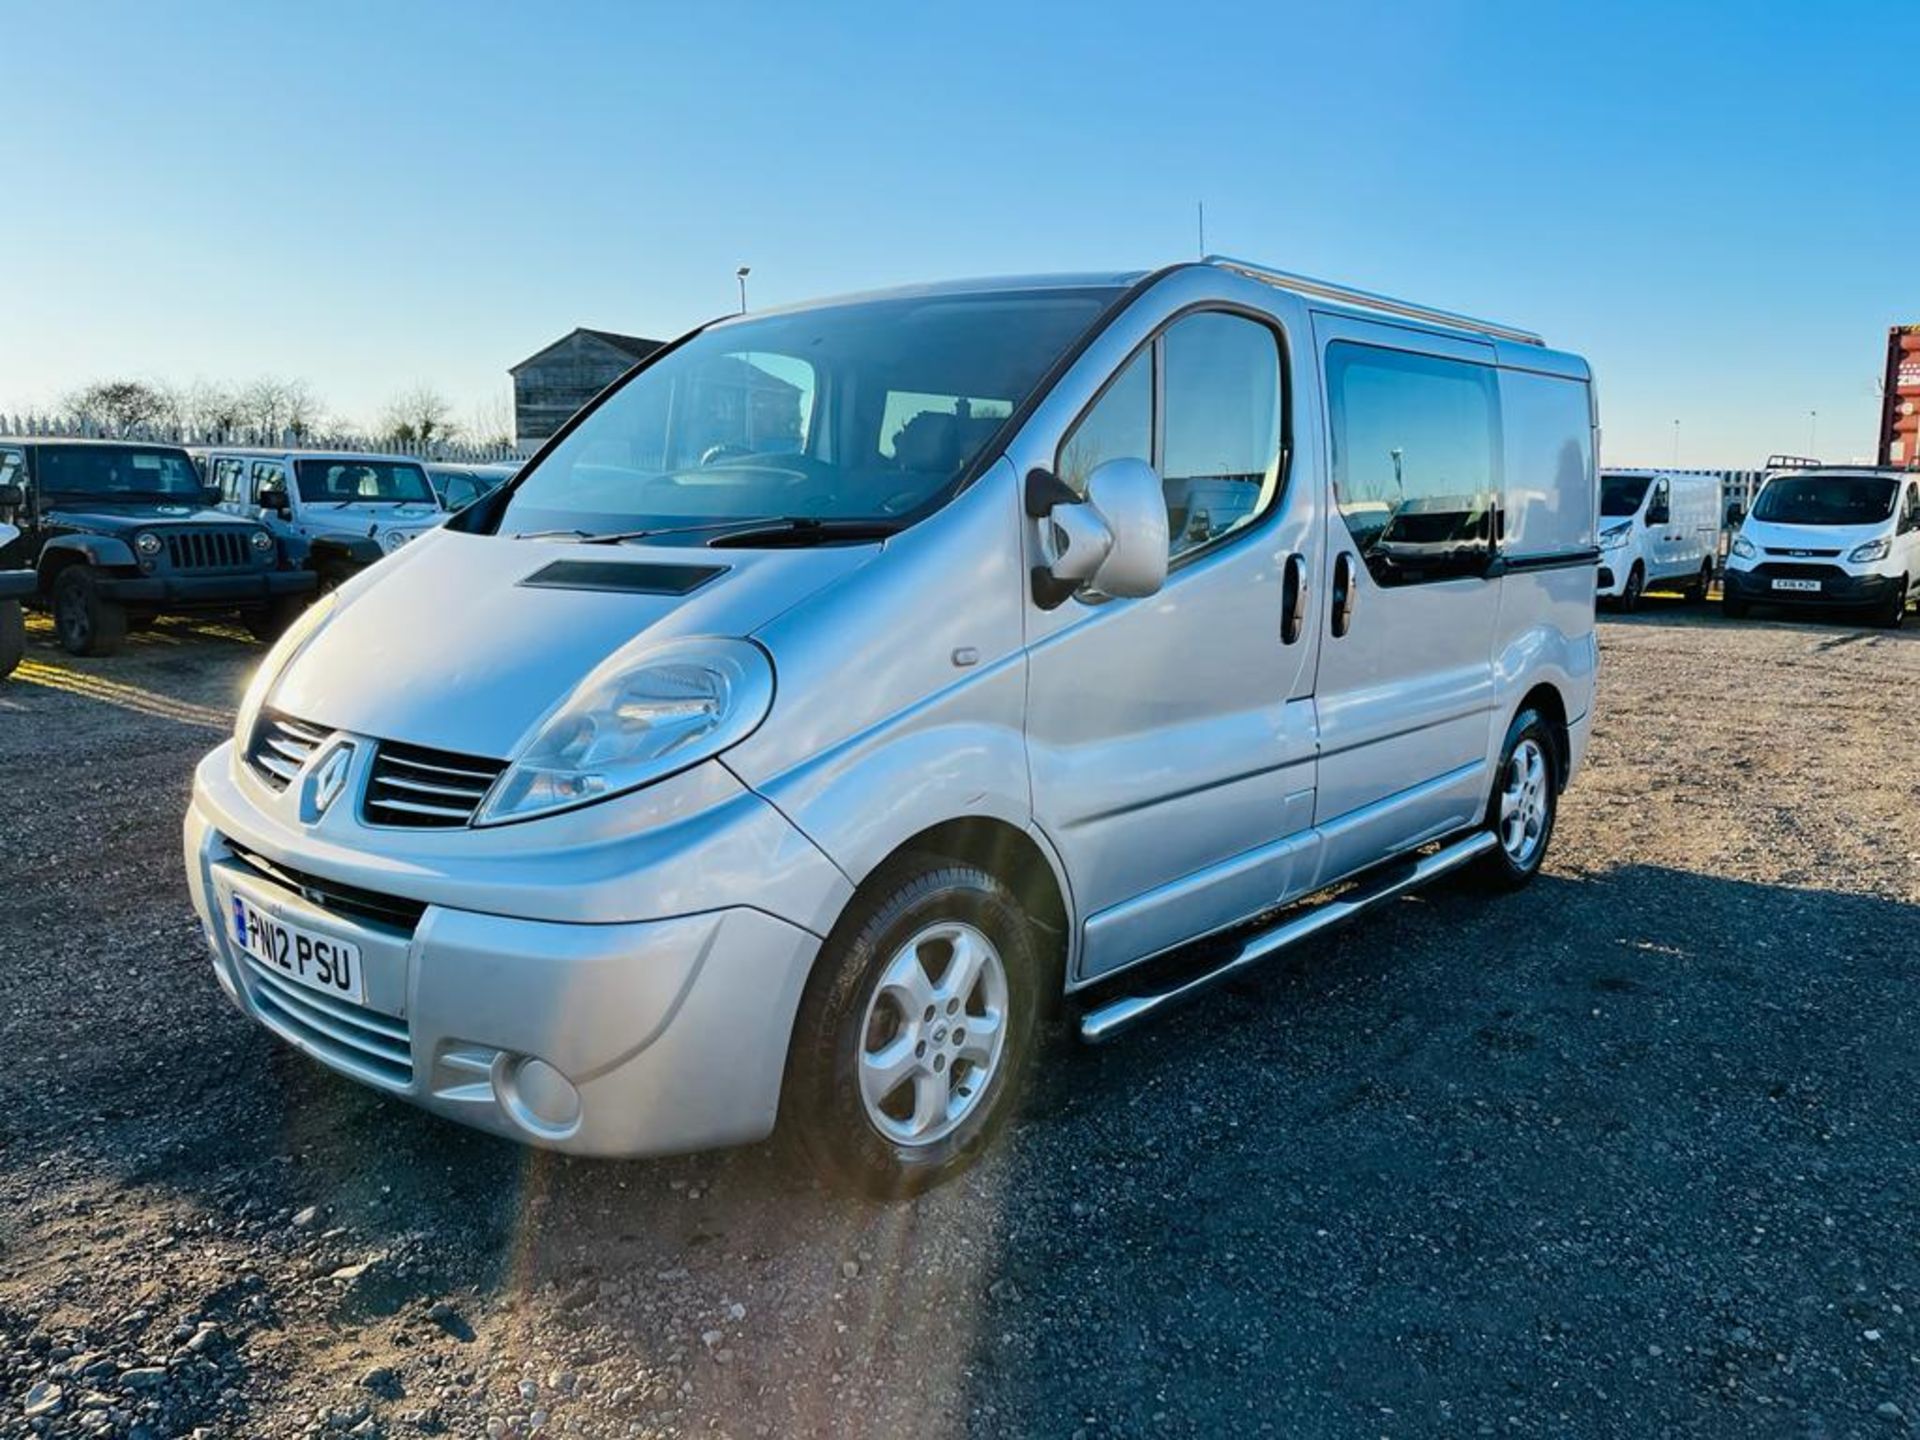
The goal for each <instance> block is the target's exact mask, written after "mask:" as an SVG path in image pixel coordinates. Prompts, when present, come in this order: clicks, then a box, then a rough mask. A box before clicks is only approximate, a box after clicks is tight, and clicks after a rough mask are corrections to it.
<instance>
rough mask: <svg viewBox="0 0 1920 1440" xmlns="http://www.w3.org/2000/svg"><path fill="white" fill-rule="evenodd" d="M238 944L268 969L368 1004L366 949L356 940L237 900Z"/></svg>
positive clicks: (311, 987) (338, 996) (234, 922)
mask: <svg viewBox="0 0 1920 1440" xmlns="http://www.w3.org/2000/svg"><path fill="white" fill-rule="evenodd" d="M229 919H230V921H231V923H232V925H233V941H234V943H235V944H236V945H238V946H239V947H240V948H241V949H242V950H244V951H246V952H247V953H248V954H249V955H251V956H253V958H254V959H256V960H258V961H259V962H260V963H261V964H262V965H265V966H266V967H267V968H268V969H270V970H273V971H276V972H277V973H279V974H281V975H284V976H286V977H287V979H289V980H292V981H295V982H296V983H298V984H301V985H305V986H306V987H307V988H308V989H309V990H318V991H320V992H321V993H322V994H324V995H331V996H333V997H334V998H335V999H339V1000H351V1001H353V1003H354V1004H356V1005H361V1004H365V1003H366V998H367V995H366V983H365V977H364V976H363V975H362V974H361V971H360V947H359V946H358V945H355V944H354V943H353V942H352V941H351V940H336V939H334V938H333V937H332V936H330V935H317V934H315V933H314V932H313V931H311V930H308V929H305V928H303V927H302V926H299V925H289V924H287V923H286V922H285V921H284V920H276V919H274V917H273V916H271V915H269V914H267V913H266V911H264V910H262V909H260V908H259V907H258V906H257V905H253V904H250V903H249V902H248V901H247V900H245V899H243V898H242V897H241V896H238V895H236V896H234V897H233V913H232V915H231V916H230V917H229Z"/></svg>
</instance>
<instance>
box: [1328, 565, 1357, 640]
mask: <svg viewBox="0 0 1920 1440" xmlns="http://www.w3.org/2000/svg"><path fill="white" fill-rule="evenodd" d="M1353 579H1354V576H1353V552H1352V551H1351V550H1342V551H1341V552H1340V556H1339V558H1338V559H1337V560H1335V561H1334V562H1333V595H1332V596H1331V599H1332V602H1333V603H1332V604H1331V605H1330V606H1329V607H1328V612H1329V617H1330V621H1331V624H1332V627H1333V638H1334V639H1336V640H1338V639H1339V638H1340V637H1341V636H1343V635H1345V634H1346V633H1347V631H1348V630H1350V629H1351V628H1352V627H1353V590H1354V585H1353Z"/></svg>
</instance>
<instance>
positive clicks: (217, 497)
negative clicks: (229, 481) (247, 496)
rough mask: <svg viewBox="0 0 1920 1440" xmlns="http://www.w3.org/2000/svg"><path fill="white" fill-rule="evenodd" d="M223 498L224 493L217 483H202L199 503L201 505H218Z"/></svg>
mask: <svg viewBox="0 0 1920 1440" xmlns="http://www.w3.org/2000/svg"><path fill="white" fill-rule="evenodd" d="M225 498H226V497H225V495H223V494H222V493H221V490H220V487H219V486H218V485H202V486H201V487H200V503H201V504H202V505H218V504H219V503H220V502H221V501H222V500H223V499H225Z"/></svg>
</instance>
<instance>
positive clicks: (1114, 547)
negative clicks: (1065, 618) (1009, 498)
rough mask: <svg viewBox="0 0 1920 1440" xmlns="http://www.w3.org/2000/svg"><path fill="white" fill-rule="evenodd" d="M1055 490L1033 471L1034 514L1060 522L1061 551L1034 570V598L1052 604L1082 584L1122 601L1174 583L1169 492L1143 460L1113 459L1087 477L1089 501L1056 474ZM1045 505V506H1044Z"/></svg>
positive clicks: (1055, 524) (1031, 495)
mask: <svg viewBox="0 0 1920 1440" xmlns="http://www.w3.org/2000/svg"><path fill="white" fill-rule="evenodd" d="M1044 479H1045V481H1046V482H1050V483H1051V485H1052V487H1053V492H1052V493H1051V494H1050V495H1046V496H1044V498H1043V499H1042V501H1041V504H1040V505H1038V506H1037V505H1036V503H1035V492H1036V491H1037V490H1040V489H1042V488H1043V487H1042V485H1041V484H1040V483H1039V477H1029V481H1028V491H1029V495H1028V505H1027V509H1028V511H1029V513H1036V512H1037V513H1038V514H1039V515H1043V516H1045V517H1046V520H1047V523H1048V524H1049V525H1051V526H1052V527H1053V534H1054V540H1055V546H1056V553H1055V556H1054V559H1053V562H1052V563H1051V564H1050V565H1043V566H1038V567H1036V568H1035V570H1034V576H1033V593H1034V599H1035V600H1036V601H1038V602H1039V604H1040V605H1041V606H1042V607H1043V608H1045V609H1049V610H1051V609H1053V608H1054V607H1055V606H1057V605H1060V604H1062V603H1063V602H1064V601H1065V600H1066V599H1067V597H1068V596H1070V595H1072V594H1073V593H1074V592H1075V591H1077V590H1080V589H1082V588H1089V589H1093V590H1097V591H1099V592H1100V593H1101V594H1103V595H1111V596H1114V597H1116V598H1119V599H1137V598H1139V597H1141V596H1145V595H1152V594H1154V593H1155V592H1156V591H1158V590H1159V589H1160V587H1161V586H1162V585H1164V584H1166V581H1167V497H1166V491H1165V489H1164V488H1163V487H1162V486H1161V484H1160V477H1159V476H1158V475H1156V474H1155V473H1154V471H1153V467H1152V466H1151V465H1149V464H1147V462H1146V461H1144V460H1108V461H1105V462H1103V463H1102V464H1100V465H1098V466H1096V467H1095V468H1094V471H1093V474H1092V475H1090V476H1088V477H1087V494H1086V498H1085V499H1084V500H1082V499H1080V498H1079V497H1078V496H1075V495H1073V493H1072V492H1071V491H1068V490H1066V488H1065V487H1064V486H1062V485H1061V484H1060V482H1059V481H1058V480H1055V479H1053V477H1052V476H1046V477H1044ZM1042 507H1044V508H1042Z"/></svg>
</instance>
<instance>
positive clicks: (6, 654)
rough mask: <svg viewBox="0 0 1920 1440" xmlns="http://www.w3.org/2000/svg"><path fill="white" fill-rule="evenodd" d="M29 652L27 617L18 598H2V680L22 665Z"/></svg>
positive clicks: (0, 652)
mask: <svg viewBox="0 0 1920 1440" xmlns="http://www.w3.org/2000/svg"><path fill="white" fill-rule="evenodd" d="M26 653H27V617H26V615H25V614H24V613H23V612H22V611H21V609H20V602H19V601H18V600H0V680H4V679H6V678H7V676H9V675H11V674H12V673H13V672H14V671H15V670H16V669H18V668H19V666H20V661H21V660H22V659H23V658H25V656H26Z"/></svg>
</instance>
